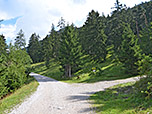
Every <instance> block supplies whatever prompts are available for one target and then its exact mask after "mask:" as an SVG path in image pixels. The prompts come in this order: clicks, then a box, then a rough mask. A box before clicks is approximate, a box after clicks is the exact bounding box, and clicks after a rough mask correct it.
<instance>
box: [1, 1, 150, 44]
mask: <svg viewBox="0 0 152 114" xmlns="http://www.w3.org/2000/svg"><path fill="white" fill-rule="evenodd" d="M115 1H116V0H13V1H11V0H7V2H6V1H5V0H0V17H3V18H4V19H7V18H9V17H17V16H22V17H21V18H19V19H18V20H17V23H16V25H15V26H8V29H7V30H6V27H4V28H5V30H6V31H10V32H12V34H11V33H10V32H8V34H7V32H5V31H4V28H3V27H2V28H0V29H2V30H0V31H3V32H5V34H6V36H9V37H11V38H13V37H14V36H13V35H16V34H17V33H18V32H19V30H20V29H23V31H24V33H25V37H26V40H27V41H28V39H29V37H30V35H31V34H32V33H34V32H36V33H37V34H39V35H40V36H41V37H42V38H44V37H45V36H46V34H47V33H48V32H49V31H50V30H51V25H52V23H54V24H55V26H57V23H58V21H59V20H60V18H61V17H63V18H64V19H65V21H66V22H69V23H72V22H73V23H74V24H76V25H77V26H82V25H83V22H84V21H85V19H86V18H87V15H88V13H89V12H90V11H91V10H92V9H94V10H95V11H98V12H99V13H100V14H102V12H104V14H105V15H107V14H109V13H110V12H111V11H112V10H111V7H113V6H114V3H115ZM144 1H145V0H144ZM146 1H147V0H146ZM120 2H123V3H125V4H126V5H127V6H131V7H132V6H134V4H139V3H141V1H140V0H133V1H130V0H123V1H120ZM1 4H3V7H2V6H1Z"/></svg>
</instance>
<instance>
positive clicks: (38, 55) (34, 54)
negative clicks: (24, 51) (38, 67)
mask: <svg viewBox="0 0 152 114" xmlns="http://www.w3.org/2000/svg"><path fill="white" fill-rule="evenodd" d="M39 38H40V37H39V35H36V34H35V33H34V34H32V35H31V37H30V40H29V45H28V54H29V55H30V57H31V58H32V60H33V62H34V63H37V62H41V61H42V57H43V56H42V48H41V42H39Z"/></svg>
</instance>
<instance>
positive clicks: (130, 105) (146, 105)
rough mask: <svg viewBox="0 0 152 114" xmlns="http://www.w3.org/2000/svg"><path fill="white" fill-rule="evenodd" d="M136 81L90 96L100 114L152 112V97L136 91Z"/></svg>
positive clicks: (150, 113) (145, 113)
mask: <svg viewBox="0 0 152 114" xmlns="http://www.w3.org/2000/svg"><path fill="white" fill-rule="evenodd" d="M134 84H135V82H131V83H126V84H120V85H116V86H114V87H111V88H109V89H106V90H105V91H101V92H97V93H95V94H93V95H92V96H91V97H90V100H91V101H92V106H93V107H94V109H95V110H96V112H97V113H99V114H152V102H151V101H152V99H149V100H145V98H144V97H143V96H141V95H140V93H139V94H138V93H135V92H134V89H133V87H134Z"/></svg>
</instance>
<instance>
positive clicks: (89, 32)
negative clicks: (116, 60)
mask: <svg viewBox="0 0 152 114" xmlns="http://www.w3.org/2000/svg"><path fill="white" fill-rule="evenodd" d="M104 19H105V17H104V16H103V17H101V18H100V16H99V13H98V12H95V11H94V10H92V11H91V12H90V13H89V15H88V17H87V20H86V22H85V25H84V26H83V28H82V29H81V32H80V37H81V45H82V48H83V50H84V51H85V53H86V54H88V55H90V57H91V59H92V60H94V61H100V62H101V61H104V60H105V58H106V55H107V50H106V48H107V46H106V41H107V36H106V35H105V33H104V24H105V23H104Z"/></svg>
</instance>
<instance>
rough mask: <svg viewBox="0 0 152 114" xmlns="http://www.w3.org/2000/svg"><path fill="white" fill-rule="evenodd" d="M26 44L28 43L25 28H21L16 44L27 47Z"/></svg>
mask: <svg viewBox="0 0 152 114" xmlns="http://www.w3.org/2000/svg"><path fill="white" fill-rule="evenodd" d="M25 45H26V42H25V36H24V32H23V30H22V29H21V30H20V31H19V33H18V34H17V37H16V38H15V46H17V47H19V48H25Z"/></svg>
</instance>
